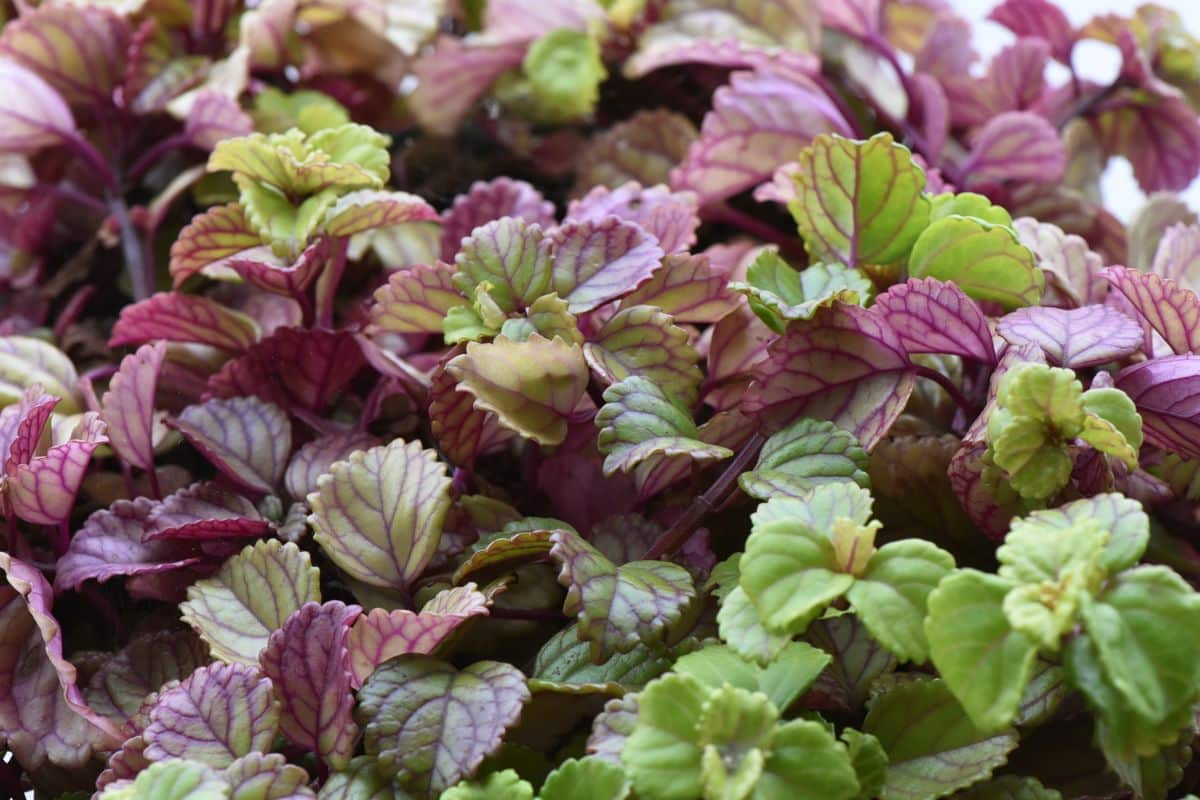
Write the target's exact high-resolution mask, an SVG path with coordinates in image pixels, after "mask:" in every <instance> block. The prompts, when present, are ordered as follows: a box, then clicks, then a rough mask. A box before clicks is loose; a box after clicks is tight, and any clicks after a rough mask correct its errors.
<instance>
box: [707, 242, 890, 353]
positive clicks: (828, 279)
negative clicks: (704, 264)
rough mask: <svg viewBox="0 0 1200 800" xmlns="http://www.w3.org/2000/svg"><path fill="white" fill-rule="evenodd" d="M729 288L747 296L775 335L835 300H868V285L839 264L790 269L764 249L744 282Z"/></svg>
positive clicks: (772, 250)
mask: <svg viewBox="0 0 1200 800" xmlns="http://www.w3.org/2000/svg"><path fill="white" fill-rule="evenodd" d="M729 288H730V289H733V290H734V291H738V292H741V293H742V294H744V295H746V297H747V298H748V299H749V302H750V308H752V309H753V310H754V313H755V314H757V315H758V317H759V319H761V320H762V321H763V322H765V323H766V324H767V325H769V326H770V327H771V329H772V330H774V331H775V332H776V333H783V329H784V328H785V327H787V323H788V322H790V321H791V320H794V319H810V318H811V317H812V315H813V314H814V313H816V310H817V309H818V308H821V307H822V306H827V305H829V304H830V303H832V302H833V301H834V300H841V301H842V302H844V303H858V304H860V305H861V304H862V303H864V302H865V301H866V300H867V299H869V298H870V296H871V288H872V287H871V281H870V279H869V278H867V276H866V275H864V274H862V273H861V272H859V271H858V270H857V269H851V268H850V267H847V266H844V265H842V264H813V265H811V266H809V267H808V268H806V269H805V270H804V271H802V272H801V271H798V270H796V269H793V268H792V267H791V266H790V265H788V263H787V262H785V261H784V260H783V259H782V258H780V257H779V252H778V250H776V249H775V248H768V249H764V250H763V251H762V253H760V254H759V256H758V258H756V259H755V260H754V263H753V264H751V265H750V267H749V268H748V269H747V270H746V280H745V281H734V282H732V283H730V284H729Z"/></svg>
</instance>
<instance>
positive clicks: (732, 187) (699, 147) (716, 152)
mask: <svg viewBox="0 0 1200 800" xmlns="http://www.w3.org/2000/svg"><path fill="white" fill-rule="evenodd" d="M831 131H832V132H835V133H840V134H842V135H843V136H853V135H854V134H853V131H852V130H851V129H850V126H849V124H848V123H847V122H846V121H845V120H844V119H843V118H842V115H841V113H840V112H839V111H838V110H837V108H836V107H835V106H834V105H833V103H832V101H830V99H829V98H828V97H827V96H826V95H825V93H824V92H823V91H822V90H821V88H820V87H819V86H817V84H816V83H814V82H812V81H811V80H809V79H801V78H800V77H799V76H792V77H782V76H780V75H775V74H771V73H765V72H737V73H734V75H733V77H732V79H731V81H730V83H729V85H728V86H723V87H721V88H720V89H718V90H717V91H716V93H715V94H714V95H713V107H712V110H711V111H709V112H708V114H706V115H705V117H704V124H703V126H702V127H701V130H700V138H699V139H698V140H697V141H696V142H695V143H694V144H693V145H692V146H691V148H690V149H689V150H688V156H687V158H686V159H685V160H684V162H683V163H682V164H680V165H679V167H677V168H676V169H675V170H674V171H672V173H671V185H672V186H673V187H674V188H677V189H690V190H692V191H694V192H696V194H697V195H698V196H699V198H700V204H701V205H706V204H708V203H712V202H715V201H717V200H724V199H725V198H727V197H731V196H733V195H735V194H737V193H738V192H741V191H743V190H744V189H749V188H750V187H752V186H754V185H755V184H758V183H761V182H762V181H764V180H766V179H767V178H769V177H770V176H771V173H773V172H774V171H775V168H776V167H778V166H780V165H781V164H785V163H787V162H788V161H792V160H793V159H795V157H796V154H797V153H798V152H800V150H802V149H803V148H804V147H805V146H807V145H808V144H809V143H810V142H811V141H812V139H813V138H814V137H815V136H817V135H818V134H822V133H829V132H831Z"/></svg>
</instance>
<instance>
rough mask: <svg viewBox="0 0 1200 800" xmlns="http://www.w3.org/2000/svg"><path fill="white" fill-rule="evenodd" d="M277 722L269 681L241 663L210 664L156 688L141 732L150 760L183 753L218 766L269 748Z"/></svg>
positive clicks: (276, 707) (182, 754) (174, 756)
mask: <svg viewBox="0 0 1200 800" xmlns="http://www.w3.org/2000/svg"><path fill="white" fill-rule="evenodd" d="M278 728H279V704H278V701H276V700H275V698H274V697H273V696H272V694H271V681H269V680H267V679H266V678H263V677H262V676H261V675H259V673H258V670H257V669H255V668H252V667H247V666H245V665H243V664H211V665H209V666H207V667H201V668H200V669H198V670H196V671H195V672H193V673H192V674H191V675H189V676H188V677H187V678H185V679H184V680H183V681H181V682H180V683H178V684H176V685H174V686H168V687H166V688H164V689H163V690H161V691H160V692H159V693H158V695H157V698H156V700H155V702H154V705H153V707H151V708H150V711H149V722H148V723H147V725H146V729H145V731H144V732H143V734H142V735H143V736H144V737H145V739H146V758H147V759H149V760H150V761H160V760H162V759H167V758H186V759H188V760H190V761H198V762H200V763H201V764H207V765H208V766H210V767H215V768H217V769H223V768H224V767H227V766H229V765H230V764H232V763H233V762H234V760H236V759H238V758H240V757H241V756H244V755H247V754H248V753H252V752H255V751H263V750H267V749H269V748H270V747H271V746H272V743H273V742H274V741H275V733H276V731H277V730H278Z"/></svg>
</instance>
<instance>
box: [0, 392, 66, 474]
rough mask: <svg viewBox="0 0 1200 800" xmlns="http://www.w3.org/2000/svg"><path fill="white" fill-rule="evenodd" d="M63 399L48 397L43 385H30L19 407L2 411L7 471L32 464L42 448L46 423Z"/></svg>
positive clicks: (0, 447)
mask: <svg viewBox="0 0 1200 800" xmlns="http://www.w3.org/2000/svg"><path fill="white" fill-rule="evenodd" d="M58 403H59V398H57V397H54V396H52V395H48V394H44V393H43V392H42V387H41V385H39V384H35V385H33V386H30V387H29V388H28V389H26V390H25V393H24V394H23V395H22V396H21V400H20V401H19V402H18V403H16V404H15V405H11V406H5V407H4V408H3V409H0V458H2V459H3V463H4V472H6V473H7V472H10V471H11V470H13V469H15V468H16V467H18V466H20V465H21V464H28V463H29V461H30V459H32V458H33V456H34V454H35V453H37V451H38V448H39V447H40V446H41V443H42V440H43V437H44V436H45V432H46V423H47V422H49V421H50V415H51V414H53V413H54V407H55V406H57V405H58Z"/></svg>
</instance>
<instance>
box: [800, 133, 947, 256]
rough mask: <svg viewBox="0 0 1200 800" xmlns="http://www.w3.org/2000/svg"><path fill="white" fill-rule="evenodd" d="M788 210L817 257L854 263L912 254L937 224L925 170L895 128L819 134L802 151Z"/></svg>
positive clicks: (809, 248)
mask: <svg viewBox="0 0 1200 800" xmlns="http://www.w3.org/2000/svg"><path fill="white" fill-rule="evenodd" d="M798 160H799V163H800V169H799V170H798V171H797V173H796V178H795V180H796V198H795V199H794V200H792V201H791V203H789V204H788V209H789V210H790V211H791V212H792V216H793V217H795V219H796V224H797V226H798V227H799V229H800V235H801V236H803V237H804V243H805V245H806V246H807V248H808V252H809V253H810V254H811V255H812V257H813V260H814V261H834V262H840V263H842V264H847V265H849V266H851V267H859V266H862V265H875V264H890V263H894V262H897V261H901V260H903V259H904V258H905V257H906V256H908V253H909V250H911V249H912V247H913V243H914V242H916V241H917V237H918V236H919V235H920V234H921V231H922V230H924V229H925V226H926V225H928V224H929V209H930V206H929V200H928V199H927V198H926V197H925V194H924V191H925V173H924V171H922V170H921V168H920V167H918V166H917V165H916V163H914V162H913V160H912V154H911V153H910V152H909V151H908V149H907V148H905V147H903V146H902V145H899V144H896V142H895V141H894V140H893V139H892V137H891V135H890V134H887V133H879V134H876V135H875V136H872V137H871V138H870V139H869V140H867V141H865V142H855V141H852V140H850V139H845V138H842V137H841V136H838V135H836V134H831V135H822V136H818V137H817V138H816V139H814V140H813V143H812V144H811V145H809V146H808V147H806V148H805V149H804V150H802V151H801V152H800V157H799V159H798Z"/></svg>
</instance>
